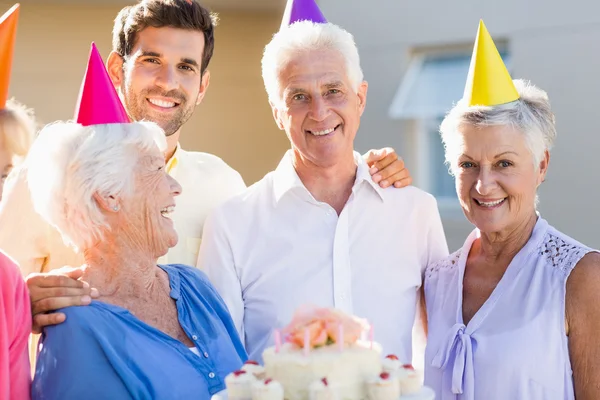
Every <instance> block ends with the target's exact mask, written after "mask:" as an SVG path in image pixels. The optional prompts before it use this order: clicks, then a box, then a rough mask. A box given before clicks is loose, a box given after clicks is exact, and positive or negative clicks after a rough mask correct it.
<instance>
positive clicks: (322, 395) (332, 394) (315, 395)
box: [308, 378, 338, 400]
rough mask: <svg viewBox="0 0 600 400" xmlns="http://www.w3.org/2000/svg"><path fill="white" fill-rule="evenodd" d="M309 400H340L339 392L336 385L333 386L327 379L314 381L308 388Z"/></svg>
mask: <svg viewBox="0 0 600 400" xmlns="http://www.w3.org/2000/svg"><path fill="white" fill-rule="evenodd" d="M308 399H309V400H338V392H337V390H336V388H335V386H334V385H331V384H330V383H329V381H328V380H327V378H322V379H319V380H318V381H314V382H313V383H311V384H310V386H309V387H308Z"/></svg>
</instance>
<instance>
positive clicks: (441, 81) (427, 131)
mask: <svg viewBox="0 0 600 400" xmlns="http://www.w3.org/2000/svg"><path fill="white" fill-rule="evenodd" d="M501 56H502V58H503V60H504V62H505V64H506V65H507V66H508V65H509V62H510V57H509V55H508V53H507V52H506V51H501ZM470 60H471V54H470V52H469V51H468V50H466V51H462V52H458V53H422V54H416V55H415V56H414V57H413V58H412V60H411V63H410V66H409V68H408V70H407V72H406V74H405V75H404V78H403V79H402V82H401V83H400V86H399V88H398V91H397V92H396V95H395V96H394V100H393V101H392V104H391V106H390V109H389V114H390V117H391V118H394V119H404V120H409V121H412V122H413V123H412V124H410V126H412V127H414V132H412V133H413V134H414V138H415V140H414V141H413V142H414V143H415V147H416V148H415V151H416V154H417V160H418V161H417V170H416V171H414V174H415V181H416V182H417V184H418V185H419V186H420V187H421V188H422V189H424V190H426V191H428V192H430V193H431V194H433V195H434V196H435V197H436V198H437V200H438V203H439V204H440V206H441V208H444V207H446V208H447V207H455V208H457V207H458V201H457V198H456V190H455V187H454V178H453V177H452V176H451V175H450V174H449V172H448V166H447V165H446V164H445V162H444V160H445V157H444V146H443V144H442V140H441V137H440V134H439V125H440V123H441V122H442V120H443V118H444V116H445V115H446V113H447V112H448V111H449V110H450V108H452V106H453V105H454V104H455V103H456V102H457V101H458V100H460V99H461V97H462V95H463V91H464V85H465V81H466V79H467V74H468V72H469V64H470Z"/></svg>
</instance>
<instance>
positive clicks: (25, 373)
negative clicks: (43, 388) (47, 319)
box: [0, 251, 31, 400]
mask: <svg viewBox="0 0 600 400" xmlns="http://www.w3.org/2000/svg"><path fill="white" fill-rule="evenodd" d="M30 332H31V305H30V303H29V292H28V291H27V286H26V285H25V281H23V278H22V277H21V273H20V272H19V267H18V266H17V264H15V262H14V261H13V260H11V259H10V258H9V257H8V256H7V255H6V254H4V253H2V252H1V251H0V399H3V400H4V399H7V400H28V399H30V398H31V395H30V387H31V372H30V368H29V353H28V351H27V344H28V338H29V333H30Z"/></svg>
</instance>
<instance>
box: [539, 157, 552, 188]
mask: <svg viewBox="0 0 600 400" xmlns="http://www.w3.org/2000/svg"><path fill="white" fill-rule="evenodd" d="M549 164H550V152H549V151H548V150H546V151H544V156H543V157H542V160H541V161H540V165H539V176H538V183H537V185H538V186H540V185H541V184H542V182H544V181H545V180H546V173H547V172H548V165H549Z"/></svg>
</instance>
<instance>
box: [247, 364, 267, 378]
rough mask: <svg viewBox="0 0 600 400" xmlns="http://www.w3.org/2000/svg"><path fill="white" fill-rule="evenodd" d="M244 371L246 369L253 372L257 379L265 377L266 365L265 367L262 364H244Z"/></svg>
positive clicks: (250, 372)
mask: <svg viewBox="0 0 600 400" xmlns="http://www.w3.org/2000/svg"><path fill="white" fill-rule="evenodd" d="M242 371H246V372H248V373H249V374H253V375H254V376H255V377H256V379H264V378H265V367H263V366H262V365H256V364H244V365H243V366H242Z"/></svg>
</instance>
